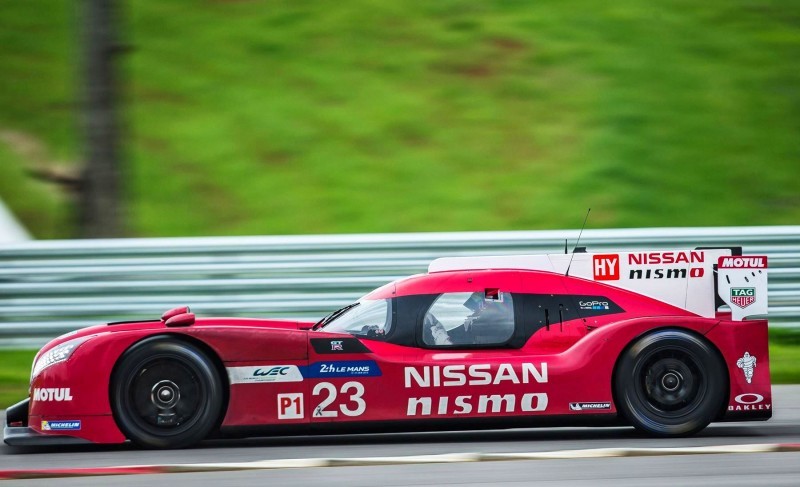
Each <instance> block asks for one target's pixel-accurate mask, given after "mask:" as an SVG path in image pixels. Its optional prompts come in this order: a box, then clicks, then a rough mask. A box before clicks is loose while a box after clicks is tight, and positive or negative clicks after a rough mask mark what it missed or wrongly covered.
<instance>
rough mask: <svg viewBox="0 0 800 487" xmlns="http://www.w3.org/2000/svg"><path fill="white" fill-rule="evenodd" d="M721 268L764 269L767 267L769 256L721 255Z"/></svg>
mask: <svg viewBox="0 0 800 487" xmlns="http://www.w3.org/2000/svg"><path fill="white" fill-rule="evenodd" d="M719 267H720V268H729V269H730V268H733V269H736V268H757V269H762V268H766V267H767V258H766V257H764V256H757V257H754V256H747V257H720V258H719Z"/></svg>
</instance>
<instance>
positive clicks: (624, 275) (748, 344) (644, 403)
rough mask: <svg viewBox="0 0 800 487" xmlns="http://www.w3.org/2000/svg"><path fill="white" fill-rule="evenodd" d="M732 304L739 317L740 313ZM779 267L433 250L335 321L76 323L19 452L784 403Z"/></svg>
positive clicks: (45, 381)
mask: <svg viewBox="0 0 800 487" xmlns="http://www.w3.org/2000/svg"><path fill="white" fill-rule="evenodd" d="M726 308H729V309H726ZM766 312H767V258H766V257H764V256H742V255H741V249H736V248H733V249H695V250H681V251H644V252H617V253H611V252H607V253H602V254H600V253H585V252H584V253H573V254H558V255H531V256H499V257H459V258H444V259H438V260H435V261H434V262H432V263H431V264H430V267H429V269H428V273H426V274H421V275H417V276H411V277H409V278H406V279H401V280H398V281H395V282H392V283H389V284H387V285H385V286H383V287H381V288H379V289H376V290H375V291H373V292H371V293H369V294H367V295H366V296H364V297H363V298H362V299H360V300H359V301H357V302H356V303H353V304H351V305H350V306H347V307H345V308H343V309H341V310H338V311H336V312H334V313H332V314H331V315H329V316H328V317H326V318H324V319H323V320H320V321H319V322H318V323H316V324H314V323H304V322H292V321H278V320H258V319H242V318H196V317H195V316H194V315H193V314H192V313H190V312H189V310H188V308H176V309H174V310H170V311H169V312H167V313H165V314H164V315H163V316H162V318H161V319H160V320H153V321H142V322H124V323H109V324H107V325H100V326H94V327H90V328H85V329H82V330H78V331H76V332H72V333H69V334H67V335H64V336H62V337H59V338H57V339H55V340H53V341H52V342H50V343H49V344H48V345H46V346H45V347H44V348H43V349H42V350H41V351H40V352H39V353H38V354H37V356H36V358H35V360H34V364H33V369H32V373H31V389H30V395H29V397H28V398H27V399H25V400H24V401H22V402H20V403H19V404H17V405H15V406H13V407H11V408H9V409H8V411H7V415H6V416H7V419H6V421H7V425H6V428H5V441H6V443H8V444H10V445H38V444H53V443H57V444H65V443H85V442H91V443H120V442H124V441H126V440H132V441H134V442H135V443H137V444H139V445H142V446H146V447H155V448H177V447H186V446H190V445H192V444H195V443H197V442H198V441H200V440H202V439H204V438H207V437H209V436H212V435H213V436H234V435H235V436H242V435H265V434H286V433H306V434H307V433H313V432H323V431H343V432H359V431H366V430H375V429H381V430H409V429H464V428H470V429H471V428H489V427H492V428H494V427H512V426H537V425H579V424H580V425H587V424H597V425H606V424H630V425H633V426H635V427H637V428H639V429H641V430H643V431H646V432H648V433H650V434H654V435H658V436H675V435H687V434H692V433H695V432H697V431H699V430H701V429H703V428H704V427H705V426H706V425H708V424H709V423H710V422H712V421H730V420H736V421H749V420H765V419H768V418H769V417H771V414H772V395H771V389H770V374H769V350H768V345H767V321H766V319H765V315H766Z"/></svg>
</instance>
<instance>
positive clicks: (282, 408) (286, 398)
mask: <svg viewBox="0 0 800 487" xmlns="http://www.w3.org/2000/svg"><path fill="white" fill-rule="evenodd" d="M304 416H305V415H304V413H303V393H302V392H295V393H291V394H278V419H303V417H304Z"/></svg>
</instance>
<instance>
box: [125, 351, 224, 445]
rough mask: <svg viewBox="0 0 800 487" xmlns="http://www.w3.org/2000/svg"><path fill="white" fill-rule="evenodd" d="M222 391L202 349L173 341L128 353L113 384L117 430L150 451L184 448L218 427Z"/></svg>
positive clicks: (209, 361)
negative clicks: (118, 428) (150, 449)
mask: <svg viewBox="0 0 800 487" xmlns="http://www.w3.org/2000/svg"><path fill="white" fill-rule="evenodd" d="M222 405H223V385H222V381H221V379H220V377H219V374H218V373H217V370H216V368H215V366H214V363H213V362H212V361H211V360H210V359H209V358H208V356H207V355H206V354H205V353H203V352H202V351H201V350H200V349H198V348H197V347H195V346H193V345H191V344H188V343H185V342H183V341H180V340H175V339H172V338H169V337H155V338H150V339H147V340H144V341H142V342H140V343H138V344H136V345H134V346H133V347H132V348H130V349H129V350H128V351H126V352H125V353H124V354H123V355H122V357H121V359H120V361H119V363H118V364H117V366H116V368H115V371H114V376H113V378H112V381H111V406H112V410H113V412H114V418H115V419H116V421H117V425H118V426H119V427H120V429H121V430H122V432H123V433H125V435H126V436H127V437H128V438H130V440H131V441H133V442H134V443H136V444H138V445H140V446H144V447H148V448H185V447H188V446H191V445H194V444H195V443H197V442H199V441H200V440H202V439H204V438H205V437H206V436H208V434H209V433H210V432H211V430H212V429H213V428H214V427H215V426H216V424H217V420H218V418H219V416H220V414H221V411H222Z"/></svg>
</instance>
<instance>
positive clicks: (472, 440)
mask: <svg viewBox="0 0 800 487" xmlns="http://www.w3.org/2000/svg"><path fill="white" fill-rule="evenodd" d="M773 393H774V398H773V399H774V406H773V407H774V408H775V409H774V411H775V412H774V416H773V418H772V419H771V420H770V421H767V422H756V423H721V424H715V425H711V426H709V427H708V428H707V429H706V430H704V431H703V432H702V433H700V434H699V435H697V436H694V437H691V438H677V439H653V438H648V437H645V436H642V435H640V434H637V433H636V432H635V431H634V430H633V429H632V428H597V429H591V428H547V429H514V430H493V431H481V432H446V433H394V434H371V435H337V436H321V437H309V436H302V437H277V438H251V439H245V440H218V441H208V442H205V443H203V444H202V445H201V446H199V447H197V448H193V449H190V450H177V451H145V450H138V449H136V448H134V447H132V446H130V445H120V446H112V447H109V446H92V447H71V448H66V447H60V448H49V449H38V450H29V449H25V450H19V449H14V448H10V447H8V446H6V445H3V446H2V447H0V471H4V470H25V469H30V470H39V469H59V468H65V469H66V468H81V467H86V468H97V467H109V466H127V465H163V464H171V465H175V464H198V463H215V464H220V463H241V462H255V461H262V460H277V459H320V458H360V457H409V456H416V455H441V454H448V453H452V454H464V453H488V454H500V453H526V452H556V451H563V450H593V449H609V448H611V449H614V448H658V449H668V448H682V447H706V446H715V445H720V446H721V445H725V446H731V445H764V444H795V445H798V444H800V386H775V387H774V388H773ZM743 448H745V449H748V448H749V447H743ZM757 450H758V448H757V447H756V448H754V449H753V452H749V453H715V454H699V452H698V453H689V454H681V455H665V454H652V453H650V454H647V455H638V454H634V455H633V456H623V457H609V458H604V457H599V458H595V457H592V455H591V454H590V455H582V456H583V457H582V458H564V459H543V460H515V461H480V462H472V461H466V462H465V461H458V462H456V463H422V462H419V463H418V462H415V461H412V462H410V463H409V464H403V465H374V466H335V467H331V466H328V467H306V468H282V469H269V470H240V471H215V472H192V473H162V474H147V475H125V476H113V477H109V476H103V477H62V478H47V479H31V480H11V481H6V482H4V483H5V484H6V485H12V484H20V485H26V486H28V485H29V486H37V485H44V486H56V485H58V486H65V485H66V486H83V485H87V486H102V485H111V484H113V485H115V486H128V485H165V484H182V485H191V486H193V487H194V486H212V485H213V486H217V485H236V486H247V485H254V486H255V485H258V486H263V485H313V486H317V485H319V486H325V487H335V486H361V485H386V486H405V485H414V486H426V485H431V486H433V485H448V486H458V485H465V486H466V485H468V486H482V485H503V486H514V485H545V486H562V485H586V486H612V485H613V486H641V485H648V486H662V485H663V486H676V485H703V486H709V487H710V486H725V487H733V486H748V487H751V486H755V485H770V486H771V485H775V486H779V485H786V486H800V452H797V451H793V452H772V453H759V452H757Z"/></svg>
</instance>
